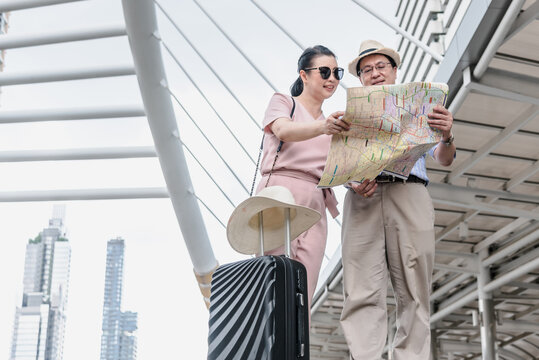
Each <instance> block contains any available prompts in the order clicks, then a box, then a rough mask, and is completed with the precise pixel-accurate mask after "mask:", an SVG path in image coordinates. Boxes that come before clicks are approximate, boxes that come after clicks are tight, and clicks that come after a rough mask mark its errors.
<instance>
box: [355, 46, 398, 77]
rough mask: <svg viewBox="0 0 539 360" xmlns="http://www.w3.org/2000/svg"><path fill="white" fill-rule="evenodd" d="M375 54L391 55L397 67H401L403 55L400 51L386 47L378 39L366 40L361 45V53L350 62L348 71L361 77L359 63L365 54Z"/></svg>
mask: <svg viewBox="0 0 539 360" xmlns="http://www.w3.org/2000/svg"><path fill="white" fill-rule="evenodd" d="M374 54H381V55H387V56H389V57H390V58H392V59H393V60H394V61H395V64H396V65H397V67H399V66H400V64H401V57H400V56H399V53H398V52H396V51H395V50H393V49H391V48H388V47H385V46H384V45H382V44H381V43H379V42H378V41H376V40H365V41H363V42H362V43H361V45H360V46H359V55H358V56H357V57H356V58H355V59H354V60H352V62H351V63H350V64H348V71H349V72H350V74H352V75H354V76H355V77H359V76H358V75H357V64H358V63H359V61H360V60H361V59H363V58H364V57H365V56H369V55H374Z"/></svg>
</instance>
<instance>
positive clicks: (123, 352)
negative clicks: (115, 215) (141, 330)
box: [101, 238, 137, 360]
mask: <svg viewBox="0 0 539 360" xmlns="http://www.w3.org/2000/svg"><path fill="white" fill-rule="evenodd" d="M124 249H125V244H124V240H123V239H121V238H117V239H112V240H109V241H108V243H107V265H106V266H107V267H106V271H105V299H104V302H103V325H102V330H103V334H102V336H101V360H134V359H136V357H137V339H136V335H135V332H136V330H137V313H135V312H131V311H126V312H122V311H121V303H122V285H123V264H124Z"/></svg>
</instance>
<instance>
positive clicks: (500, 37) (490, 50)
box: [473, 0, 525, 79]
mask: <svg viewBox="0 0 539 360" xmlns="http://www.w3.org/2000/svg"><path fill="white" fill-rule="evenodd" d="M524 2H525V0H513V1H511V5H509V8H508V9H507V11H506V12H505V15H504V16H503V19H502V21H500V24H499V25H498V28H497V29H496V31H495V32H494V35H493V36H492V38H491V39H490V42H489V43H488V45H487V48H486V49H485V51H483V55H481V58H480V59H479V61H478V62H477V64H476V65H475V68H474V70H473V76H474V77H475V78H476V79H481V77H482V76H483V74H484V73H485V71H486V70H487V68H488V65H489V64H490V61H491V60H492V57H493V56H494V54H496V51H498V48H499V47H500V45H501V44H502V43H503V41H504V39H505V36H506V35H507V33H508V32H509V30H510V29H511V26H513V23H514V22H515V19H516V17H517V16H518V14H519V12H520V9H521V8H522V5H524Z"/></svg>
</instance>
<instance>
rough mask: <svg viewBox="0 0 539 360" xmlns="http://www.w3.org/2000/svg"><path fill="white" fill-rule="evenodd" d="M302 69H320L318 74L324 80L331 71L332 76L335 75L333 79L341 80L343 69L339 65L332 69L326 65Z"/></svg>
mask: <svg viewBox="0 0 539 360" xmlns="http://www.w3.org/2000/svg"><path fill="white" fill-rule="evenodd" d="M303 70H305V71H309V70H320V76H321V77H322V79H324V80H327V79H329V76H330V75H331V73H332V72H333V76H335V79H337V80H341V79H342V77H343V76H344V69H343V68H340V67H336V68H333V70H331V69H330V68H329V67H327V66H320V67H315V68H308V69H303Z"/></svg>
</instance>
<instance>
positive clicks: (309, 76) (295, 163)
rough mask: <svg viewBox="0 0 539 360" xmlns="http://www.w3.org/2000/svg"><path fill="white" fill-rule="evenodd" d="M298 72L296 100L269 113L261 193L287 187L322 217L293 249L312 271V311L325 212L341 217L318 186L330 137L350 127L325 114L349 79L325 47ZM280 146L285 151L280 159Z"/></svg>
mask: <svg viewBox="0 0 539 360" xmlns="http://www.w3.org/2000/svg"><path fill="white" fill-rule="evenodd" d="M298 72H299V77H298V79H297V80H296V81H295V82H294V84H293V85H292V87H291V89H290V90H291V94H292V96H293V97H294V99H292V97H290V96H288V95H284V94H280V93H275V94H274V95H273V97H272V98H271V100H270V103H269V105H268V108H267V110H266V114H265V117H264V121H263V127H264V132H265V139H264V146H263V149H264V152H263V157H262V163H261V166H260V171H261V173H262V179H261V181H260V184H259V185H258V189H257V192H259V191H260V190H262V189H263V188H265V187H266V186H273V185H281V186H285V187H286V188H288V189H289V190H290V191H291V192H292V194H293V195H294V199H295V201H296V204H297V205H303V206H307V207H310V208H312V209H315V210H317V211H318V212H320V214H322V218H321V219H320V221H319V222H318V223H316V224H315V225H314V226H313V227H311V228H310V229H309V230H307V231H306V232H304V233H303V234H302V235H300V236H299V237H298V238H297V239H295V240H294V241H293V242H292V244H291V255H292V257H293V258H294V259H295V260H298V261H300V262H301V263H302V264H303V265H305V268H306V269H307V279H308V291H309V306H310V303H311V300H312V297H313V295H314V290H315V288H316V283H317V281H318V275H319V272H320V267H321V266H322V259H323V257H324V250H325V246H326V239H327V218H326V207H327V208H328V210H329V211H330V213H331V215H333V217H336V216H337V215H338V214H339V212H338V210H337V207H336V205H337V200H336V199H335V195H334V194H333V192H332V191H331V190H330V189H318V188H317V187H316V185H317V184H318V182H319V180H320V177H321V176H322V172H323V170H324V165H325V163H326V157H327V153H328V150H329V146H330V143H331V135H333V134H338V133H340V132H342V131H345V130H348V129H349V125H348V124H347V123H346V122H345V121H342V120H340V119H339V117H341V116H342V115H344V112H342V111H338V112H334V113H332V114H331V115H330V116H328V117H327V118H325V117H324V115H323V114H322V103H323V102H324V100H326V99H328V98H329V97H331V96H332V95H333V93H334V92H335V90H336V89H337V86H338V85H339V81H340V80H341V79H342V77H343V74H344V70H343V69H342V68H339V67H337V61H336V59H335V54H333V52H331V51H330V50H329V49H328V48H326V47H324V46H321V45H317V46H314V47H311V48H308V49H306V50H305V51H304V52H303V54H302V55H301V56H300V58H299V60H298ZM294 106H295V107H294ZM293 108H294V111H293V116H292V118H290V114H291V112H292V109H293ZM281 141H282V142H283V145H282V147H281V149H280V152H279V156H278V157H277V158H276V154H277V149H278V147H279V144H280V143H281ZM283 252H284V247H280V248H277V249H273V250H271V251H268V252H266V254H267V255H271V254H273V255H276V254H283Z"/></svg>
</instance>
